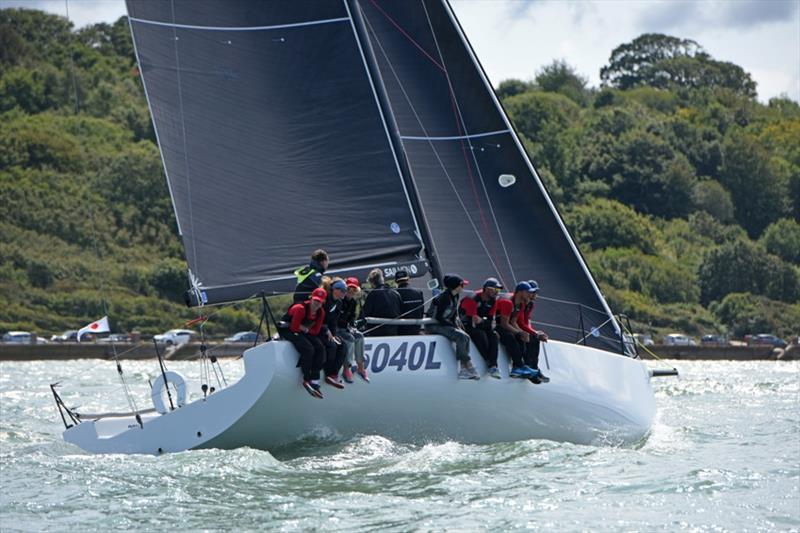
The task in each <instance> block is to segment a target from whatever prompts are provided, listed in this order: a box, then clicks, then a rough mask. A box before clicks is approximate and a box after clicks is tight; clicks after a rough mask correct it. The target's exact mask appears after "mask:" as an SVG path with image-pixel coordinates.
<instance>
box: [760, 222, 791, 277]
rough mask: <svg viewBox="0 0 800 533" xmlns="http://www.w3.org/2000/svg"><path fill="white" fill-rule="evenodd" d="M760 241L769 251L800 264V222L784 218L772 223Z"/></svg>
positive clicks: (785, 259)
mask: <svg viewBox="0 0 800 533" xmlns="http://www.w3.org/2000/svg"><path fill="white" fill-rule="evenodd" d="M759 242H760V243H761V244H762V245H764V248H766V249H767V251H768V252H769V253H771V254H775V255H777V256H778V257H780V258H781V259H783V260H784V261H788V262H790V263H794V264H796V265H800V224H798V223H797V222H796V221H794V220H792V219H789V218H782V219H781V220H778V221H777V222H774V223H772V224H770V225H769V227H768V228H767V229H766V230H765V231H764V235H762V236H761V239H760V240H759Z"/></svg>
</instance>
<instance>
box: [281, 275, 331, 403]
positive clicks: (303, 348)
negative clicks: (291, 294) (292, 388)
mask: <svg viewBox="0 0 800 533" xmlns="http://www.w3.org/2000/svg"><path fill="white" fill-rule="evenodd" d="M326 297H327V294H326V293H325V289H321V288H318V289H314V291H313V292H312V293H311V297H310V298H309V299H308V300H306V301H305V302H302V303H297V304H294V305H292V306H291V307H290V308H289V310H288V311H287V312H286V314H285V315H283V318H282V319H281V322H280V323H279V324H278V334H279V335H280V336H281V338H283V339H285V340H287V341H289V342H291V343H292V344H293V345H294V347H295V349H296V350H297V352H298V353H299V354H300V361H299V366H300V368H301V369H302V371H303V387H304V388H305V389H306V391H308V393H309V394H310V395H312V396H314V397H315V398H322V391H321V390H320V385H319V371H320V370H322V365H323V364H324V361H325V345H324V344H323V343H322V340H321V339H320V338H319V333H320V331H321V330H322V324H323V322H324V321H325V310H324V309H323V308H322V306H323V305H324V304H325V299H326Z"/></svg>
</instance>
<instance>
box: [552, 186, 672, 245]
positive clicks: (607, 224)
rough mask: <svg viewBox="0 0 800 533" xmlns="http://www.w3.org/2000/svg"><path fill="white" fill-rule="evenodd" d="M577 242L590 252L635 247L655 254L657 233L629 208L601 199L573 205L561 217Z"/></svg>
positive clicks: (651, 225) (648, 222) (643, 217)
mask: <svg viewBox="0 0 800 533" xmlns="http://www.w3.org/2000/svg"><path fill="white" fill-rule="evenodd" d="M564 218H565V220H566V223H567V225H568V226H569V228H570V229H571V230H572V232H573V235H575V238H576V239H577V240H578V242H579V243H580V244H581V245H582V246H584V247H588V248H591V249H595V250H596V249H602V248H636V249H638V250H641V251H642V252H644V253H653V252H655V245H654V242H653V241H654V236H655V235H657V233H658V230H657V229H656V228H655V226H653V224H652V222H650V220H649V219H648V217H646V216H643V215H640V214H639V213H637V212H636V211H634V210H633V209H631V208H630V207H628V206H625V205H622V204H621V203H619V202H615V201H613V200H606V199H603V198H600V199H597V200H594V201H592V202H591V203H589V204H586V205H579V206H576V207H574V208H572V209H570V210H569V211H567V212H566V213H565V215H564Z"/></svg>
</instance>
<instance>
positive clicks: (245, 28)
mask: <svg viewBox="0 0 800 533" xmlns="http://www.w3.org/2000/svg"><path fill="white" fill-rule="evenodd" d="M128 20H129V21H133V22H140V23H142V24H151V25H153V26H166V27H169V28H178V29H182V30H208V31H265V30H282V29H286V28H300V27H303V26H316V25H319V24H330V23H334V22H346V21H348V20H350V19H349V18H348V17H339V18H335V19H322V20H309V21H306V22H293V23H290V24H274V25H272V26H197V25H194V24H177V23H174V22H161V21H158V20H147V19H140V18H136V17H128Z"/></svg>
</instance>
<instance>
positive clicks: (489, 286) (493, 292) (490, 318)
mask: <svg viewBox="0 0 800 533" xmlns="http://www.w3.org/2000/svg"><path fill="white" fill-rule="evenodd" d="M502 288H503V285H502V284H501V283H500V281H498V280H497V278H489V279H487V280H486V281H484V282H483V289H482V290H479V291H476V292H475V294H474V295H473V296H472V297H470V298H464V299H463V300H461V307H460V309H459V312H460V313H461V322H462V323H463V324H464V329H465V330H466V331H467V334H468V335H469V338H470V339H472V342H473V343H474V344H475V346H476V347H477V348H478V351H479V352H480V353H481V355H482V356H483V359H484V360H485V361H486V366H487V367H488V369H489V370H488V374H489V376H491V377H493V378H495V379H500V377H501V376H500V370H499V369H498V368H497V344H498V340H499V339H498V337H497V333H496V332H495V330H494V329H495V325H494V321H495V320H494V317H495V312H496V310H497V309H496V304H497V294H498V293H499V292H500V290H502Z"/></svg>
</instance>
